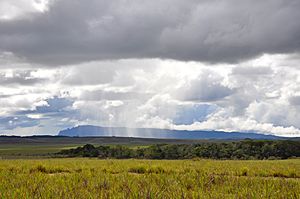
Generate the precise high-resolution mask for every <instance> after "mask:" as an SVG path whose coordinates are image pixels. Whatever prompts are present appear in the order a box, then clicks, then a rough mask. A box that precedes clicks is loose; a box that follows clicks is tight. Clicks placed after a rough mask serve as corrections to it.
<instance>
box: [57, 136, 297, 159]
mask: <svg viewBox="0 0 300 199" xmlns="http://www.w3.org/2000/svg"><path fill="white" fill-rule="evenodd" d="M57 155H58V156H63V157H98V158H117V159H126V158H137V159H191V158H210V159H243V160H247V159H287V158H292V157H300V141H291V140H276V141H258V140H249V139H247V140H243V141H233V142H204V143H199V144H156V145H150V146H141V147H130V146H122V145H116V146H103V145H101V146H97V147H95V146H94V145H92V144H86V145H84V146H82V147H77V148H75V149H68V150H62V151H61V152H59V153H57Z"/></svg>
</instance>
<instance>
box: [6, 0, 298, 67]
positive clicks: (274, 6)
mask: <svg viewBox="0 0 300 199" xmlns="http://www.w3.org/2000/svg"><path fill="white" fill-rule="evenodd" d="M5 2H6V1H5ZM17 2H18V3H15V4H19V5H20V7H22V6H21V5H22V3H24V2H23V1H20V0H19V1H17ZM45 2H46V1H45ZM6 4H7V2H6ZM10 5H11V6H12V7H16V6H14V4H12V3H10ZM29 5H30V4H29ZM32 5H34V4H32ZM42 5H46V4H45V3H43V4H42ZM47 8H48V9H45V11H43V12H29V13H30V14H28V13H27V17H22V18H15V19H12V20H0V39H1V44H0V49H1V50H2V51H6V52H12V53H13V54H15V55H16V56H18V57H23V58H25V59H27V60H29V61H30V62H36V63H43V64H46V65H62V64H71V63H78V62H85V61H91V60H100V59H108V60H109V59H122V58H171V59H177V60H194V61H205V62H213V63H214V62H238V61H240V60H244V59H249V58H252V57H256V56H259V55H261V54H263V53H269V54H274V53H292V52H299V49H300V43H299V42H297V41H298V36H299V34H300V24H299V23H298V21H297V20H296V19H298V18H299V17H300V14H299V12H298V10H299V8H300V3H299V1H298V0H291V1H288V2H287V1H284V0H276V1H273V0H267V1H250V0H248V1H242V2H240V1H236V0H222V1H216V0H213V1H206V0H201V1H195V0H188V1H184V2H183V1H177V0H176V1H174V0H172V1H171V0H159V1H140V0H134V1H130V2H128V1H122V0H118V1H107V2H106V1H96V0H92V1H89V2H88V3H87V2H84V1H79V0H76V1H74V0H57V1H51V2H50V3H49V5H48V6H47ZM20 12H21V11H20Z"/></svg>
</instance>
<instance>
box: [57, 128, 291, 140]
mask: <svg viewBox="0 0 300 199" xmlns="http://www.w3.org/2000/svg"><path fill="white" fill-rule="evenodd" d="M58 136H69V137H98V136H115V137H140V138H166V139H220V140H221V139H222V140H224V139H227V140H228V139H233V140H236V139H246V138H250V139H265V140H275V139H287V138H285V137H279V136H274V135H264V134H258V133H240V132H224V131H201V130H195V131H186V130H168V129H154V128H125V127H101V126H91V125H85V126H77V127H74V128H69V129H65V130H62V131H60V132H59V133H58Z"/></svg>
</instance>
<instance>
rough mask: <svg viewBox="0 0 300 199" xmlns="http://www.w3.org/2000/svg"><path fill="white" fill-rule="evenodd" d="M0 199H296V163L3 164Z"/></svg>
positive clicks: (299, 170)
mask: <svg viewBox="0 0 300 199" xmlns="http://www.w3.org/2000/svg"><path fill="white" fill-rule="evenodd" d="M0 182H1V183H0V198H18V199H19V198H300V159H291V160H274V161H273V160H272V161H271V160H265V161H259V160H251V161H241V160H226V161H224V160H223V161H222V160H201V159H199V160H134V159H127V160H111V159H107V160H100V159H88V158H69V159H36V160H28V159H27V160H25V159H23V160H1V161H0Z"/></svg>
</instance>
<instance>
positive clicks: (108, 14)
mask: <svg viewBox="0 0 300 199" xmlns="http://www.w3.org/2000/svg"><path fill="white" fill-rule="evenodd" d="M299 8H300V2H299V1H298V0H290V1H284V0H266V1H258V0H255V1H253V0H252V1H250V0H246V1H236V0H221V1H217V0H211V1H207V0H200V1H196V0H187V1H179V0H175V1H174V0H159V1H144V0H142V1H141V0H133V1H123V0H117V1H98V0H90V1H88V2H85V1H80V0H49V1H48V0H39V1H36V0H32V1H26V3H25V1H24V0H16V1H7V0H3V1H1V2H0V40H1V43H0V130H1V132H2V133H5V134H22V135H29V134H32V133H33V132H34V133H42V134H56V133H57V131H58V130H60V129H62V128H67V127H72V126H74V125H80V124H94V125H103V126H128V127H156V128H174V129H189V130H196V129H197V130H199V129H210V130H226V131H243V132H244V131H246V132H248V131H255V132H261V133H268V134H276V135H286V136H299V135H300V132H299V129H300V125H299V122H298V121H300V114H299V113H300V100H299V96H300V86H299V85H300V70H299V69H300V65H299V61H300V56H299V54H300V53H299V49H300V43H299V42H298V40H299V39H298V37H299V35H300V23H299V22H298V20H296V19H298V18H300V12H298V10H299Z"/></svg>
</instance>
